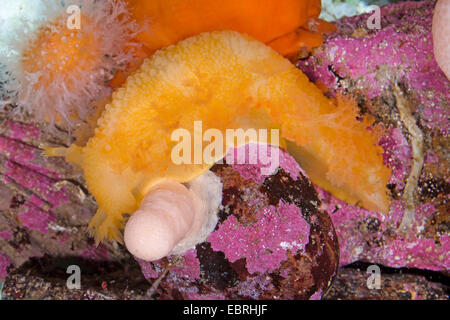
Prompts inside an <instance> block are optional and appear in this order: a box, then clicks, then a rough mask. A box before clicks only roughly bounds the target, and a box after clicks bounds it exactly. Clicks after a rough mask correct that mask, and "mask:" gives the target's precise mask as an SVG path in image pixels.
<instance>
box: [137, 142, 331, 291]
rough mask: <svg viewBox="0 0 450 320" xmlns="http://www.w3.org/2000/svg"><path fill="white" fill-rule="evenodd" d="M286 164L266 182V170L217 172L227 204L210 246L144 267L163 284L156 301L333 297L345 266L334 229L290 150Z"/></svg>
mask: <svg viewBox="0 0 450 320" xmlns="http://www.w3.org/2000/svg"><path fill="white" fill-rule="evenodd" d="M248 146H249V145H246V146H243V147H240V148H246V149H247V151H248V150H249V147H248ZM238 149H239V148H238ZM235 150H236V149H235ZM269 150H270V149H269ZM247 154H248V153H247ZM280 160H281V161H280V164H279V167H278V169H276V170H275V172H274V173H272V174H271V175H266V176H265V175H261V173H260V168H261V165H260V164H233V165H228V164H226V163H225V164H216V165H215V166H214V167H213V168H212V169H211V170H212V171H213V172H214V173H215V174H216V175H217V176H218V177H220V179H221V181H222V183H223V197H222V207H221V210H220V212H219V213H218V215H219V223H218V225H217V226H216V228H215V230H214V231H213V232H212V233H211V234H210V235H209V237H208V239H207V240H206V241H205V242H202V243H200V244H197V245H196V247H195V249H191V250H190V251H188V252H186V253H185V254H184V255H182V256H169V257H168V258H163V259H161V260H158V261H155V262H145V261H142V260H138V262H139V263H140V265H141V267H142V271H143V274H144V276H145V277H146V278H147V279H148V280H149V281H150V282H152V283H158V280H159V281H160V282H159V285H158V286H156V287H155V288H154V292H153V293H152V294H154V297H157V298H159V299H308V298H310V299H319V298H320V297H321V295H322V293H324V292H326V290H327V288H328V287H329V285H330V284H331V281H332V279H333V277H334V276H335V273H336V269H337V264H338V260H339V250H338V243H337V238H336V235H335V232H334V229H333V225H332V223H331V220H330V218H329V216H328V214H327V213H326V212H325V211H323V210H320V209H319V206H320V201H319V199H318V195H317V193H316V191H315V190H314V187H313V185H312V183H311V182H310V180H309V179H308V178H307V177H306V175H305V173H304V172H303V170H302V169H300V167H299V165H298V164H297V163H296V162H295V160H294V159H293V158H292V157H291V156H290V155H289V154H288V153H287V152H285V151H282V150H281V151H280ZM246 163H251V162H248V161H247V162H246ZM156 279H158V280H156ZM155 280H156V281H155Z"/></svg>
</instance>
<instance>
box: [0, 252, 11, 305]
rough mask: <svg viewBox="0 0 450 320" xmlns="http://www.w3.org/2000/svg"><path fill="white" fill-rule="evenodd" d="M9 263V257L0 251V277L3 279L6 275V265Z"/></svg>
mask: <svg viewBox="0 0 450 320" xmlns="http://www.w3.org/2000/svg"><path fill="white" fill-rule="evenodd" d="M10 264H11V260H10V259H9V257H8V256H7V255H5V254H3V253H1V252H0V279H4V278H5V277H6V275H7V274H8V267H9V265H10ZM0 294H1V292H0ZM0 298H1V297H0Z"/></svg>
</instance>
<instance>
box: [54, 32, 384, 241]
mask: <svg viewBox="0 0 450 320" xmlns="http://www.w3.org/2000/svg"><path fill="white" fill-rule="evenodd" d="M356 110H357V107H356V103H355V102H354V101H353V100H351V99H347V98H346V99H344V98H339V99H338V101H337V105H336V104H335V103H334V102H333V101H332V100H329V99H327V98H326V97H325V96H324V95H323V93H322V92H321V91H320V89H318V88H317V87H316V86H314V84H312V83H311V82H309V80H308V78H307V77H306V76H305V75H304V74H303V73H302V72H301V71H300V70H298V69H297V68H296V67H295V66H294V65H292V64H291V63H290V62H289V60H287V59H285V58H283V57H282V56H280V55H279V54H278V53H277V52H276V51H274V50H273V49H271V48H270V47H268V46H266V45H264V44H263V43H261V42H259V41H256V40H253V39H252V38H250V37H249V36H245V35H241V34H239V33H237V32H232V31H222V32H212V33H204V34H200V35H198V36H194V37H191V38H189V39H186V40H183V41H181V42H179V43H178V44H176V45H173V46H170V47H168V48H166V49H163V50H160V51H157V52H156V53H155V54H154V55H153V56H151V57H150V58H149V59H147V60H145V61H144V63H143V64H142V66H141V68H140V69H139V70H138V71H137V72H135V73H134V74H133V75H132V76H130V77H129V78H128V80H127V82H126V83H125V84H124V86H123V87H121V88H119V89H118V90H117V91H116V92H114V94H113V96H112V101H111V103H110V104H108V105H107V106H106V108H105V111H104V113H103V115H102V116H101V118H100V119H99V121H98V127H97V129H96V133H95V135H94V136H93V137H92V138H91V139H90V140H89V141H88V142H87V144H86V145H85V146H77V145H72V146H71V147H70V148H69V149H66V150H63V149H49V150H48V151H47V154H48V155H60V156H61V155H65V156H66V159H67V160H68V161H70V162H74V163H76V164H78V165H79V166H81V168H83V170H84V175H85V179H86V182H87V185H88V187H89V190H90V192H91V193H92V194H93V196H94V197H95V199H96V201H97V203H98V206H99V209H98V212H97V214H96V215H95V216H94V218H93V219H92V220H91V223H90V227H91V228H92V229H95V236H96V239H97V241H101V240H105V239H114V240H118V241H121V233H120V229H121V228H123V225H124V223H125V221H124V217H123V215H124V214H125V213H128V214H132V213H133V212H135V211H136V210H137V209H138V208H139V206H140V203H141V201H142V199H143V198H144V197H145V196H146V195H147V193H148V192H149V191H150V190H151V188H152V187H153V186H154V185H155V184H157V183H159V182H161V181H164V180H173V181H177V182H181V183H183V182H189V181H191V180H193V179H195V178H196V177H198V176H200V175H201V174H202V173H204V172H206V171H207V170H208V169H209V168H210V167H211V166H212V165H213V164H214V162H211V163H206V162H203V163H199V164H193V163H194V162H190V163H182V164H175V163H174V162H173V161H172V158H171V152H172V149H173V148H174V146H175V145H176V144H177V142H176V141H173V140H172V138H171V134H172V133H173V131H174V130H175V129H179V128H183V129H184V130H186V131H187V132H188V133H190V135H191V136H194V127H193V126H194V122H195V121H201V122H202V126H203V128H204V129H205V130H207V129H216V130H217V131H218V132H219V133H222V134H223V136H225V134H224V132H225V131H226V129H230V128H244V129H247V128H271V129H279V130H280V137H281V138H282V140H281V141H280V142H279V144H280V145H283V144H285V142H287V147H288V151H289V152H290V153H291V154H292V155H293V156H294V157H295V158H296V160H297V161H298V162H299V164H300V166H301V167H302V168H303V169H305V171H306V172H307V174H308V175H309V176H310V178H311V180H312V181H313V182H315V183H316V184H318V185H319V186H322V187H324V188H325V189H327V190H329V191H331V192H332V193H333V194H335V195H336V196H338V197H340V198H341V199H344V200H346V201H348V202H350V203H359V204H360V205H362V206H364V207H367V208H370V209H372V210H378V211H382V212H386V211H387V208H388V198H387V192H386V187H385V186H386V183H387V181H388V179H389V174H390V173H389V170H388V169H387V168H386V167H385V166H384V165H383V160H382V150H381V148H380V147H378V146H377V145H376V137H375V136H374V134H373V133H372V132H371V131H370V130H367V128H366V127H367V122H360V121H358V120H356V118H357V116H358V113H357V111H356ZM206 147H210V146H209V145H208V146H206ZM227 147H231V146H227ZM204 150H205V149H203V151H204ZM226 151H227V150H224V152H226ZM224 155H225V154H224V153H223V152H217V153H216V158H215V161H217V160H219V159H221V158H222V157H223V156H224Z"/></svg>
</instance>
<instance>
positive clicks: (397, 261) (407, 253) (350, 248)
mask: <svg viewBox="0 0 450 320" xmlns="http://www.w3.org/2000/svg"><path fill="white" fill-rule="evenodd" d="M317 189H318V191H319V194H320V196H321V198H322V199H323V202H322V203H323V205H324V209H325V210H329V212H333V211H334V210H335V209H336V208H338V209H337V210H335V212H334V213H333V214H331V215H330V216H331V220H332V221H333V224H334V226H335V229H336V233H337V235H338V238H339V246H340V265H347V264H349V263H352V262H355V261H358V260H359V261H370V262H373V263H381V264H383V265H386V266H390V267H411V268H420V269H429V270H436V271H441V270H449V269H450V235H448V234H446V235H442V236H440V237H439V241H438V242H435V240H434V239H432V238H430V239H428V238H420V237H418V236H417V234H416V232H415V231H414V230H415V229H416V228H412V229H411V231H409V233H408V234H406V235H402V234H398V235H393V236H392V237H390V238H387V236H386V235H387V234H390V233H391V231H392V230H396V229H397V228H398V224H399V223H400V220H401V217H402V216H403V211H404V208H403V205H402V203H401V202H399V201H395V202H394V203H393V204H392V205H391V212H390V213H389V214H388V215H386V216H384V215H382V214H379V213H376V212H371V211H368V210H365V209H362V208H359V207H356V206H352V205H349V204H347V203H345V202H343V201H340V200H338V199H336V198H334V197H333V196H331V195H330V194H329V193H328V192H326V191H323V190H321V189H319V188H317ZM435 211H436V209H435V208H434V206H433V205H431V204H421V205H419V206H417V208H416V212H415V214H416V221H415V224H416V225H417V226H418V227H419V229H420V228H423V227H424V223H425V222H426V221H427V220H428V219H430V217H431V216H432V215H433V213H434V212H435ZM363 225H366V227H362V226H363ZM361 228H367V229H368V230H363V231H362V230H361ZM380 241H381V242H380ZM378 242H380V243H378ZM377 243H378V244H377Z"/></svg>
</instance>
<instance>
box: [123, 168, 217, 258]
mask: <svg viewBox="0 0 450 320" xmlns="http://www.w3.org/2000/svg"><path fill="white" fill-rule="evenodd" d="M221 199H222V185H221V183H220V180H219V178H218V177H217V176H215V175H214V174H213V173H211V172H208V173H206V174H204V175H202V176H201V177H199V178H197V179H196V180H194V181H192V182H191V183H190V184H189V189H188V188H187V187H185V186H184V185H183V184H181V183H178V182H175V181H164V182H162V183H159V184H158V185H156V186H155V187H154V188H153V189H152V190H151V191H150V192H149V194H148V195H147V196H146V197H145V198H144V199H143V200H142V203H141V206H140V208H139V209H138V210H137V211H136V212H135V213H134V214H133V215H132V216H131V217H130V219H129V220H128V222H127V224H126V226H125V233H124V241H125V245H126V247H127V249H128V251H130V253H131V254H133V255H134V256H136V257H137V258H140V259H143V260H146V261H155V260H159V259H161V258H163V257H165V256H168V255H170V254H181V253H183V252H185V251H187V250H189V249H191V248H193V247H194V246H195V245H196V244H197V243H200V242H203V241H204V240H205V239H206V238H207V236H208V235H209V233H211V232H212V231H213V230H214V228H215V226H216V224H217V211H218V208H219V206H220V203H221Z"/></svg>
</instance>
